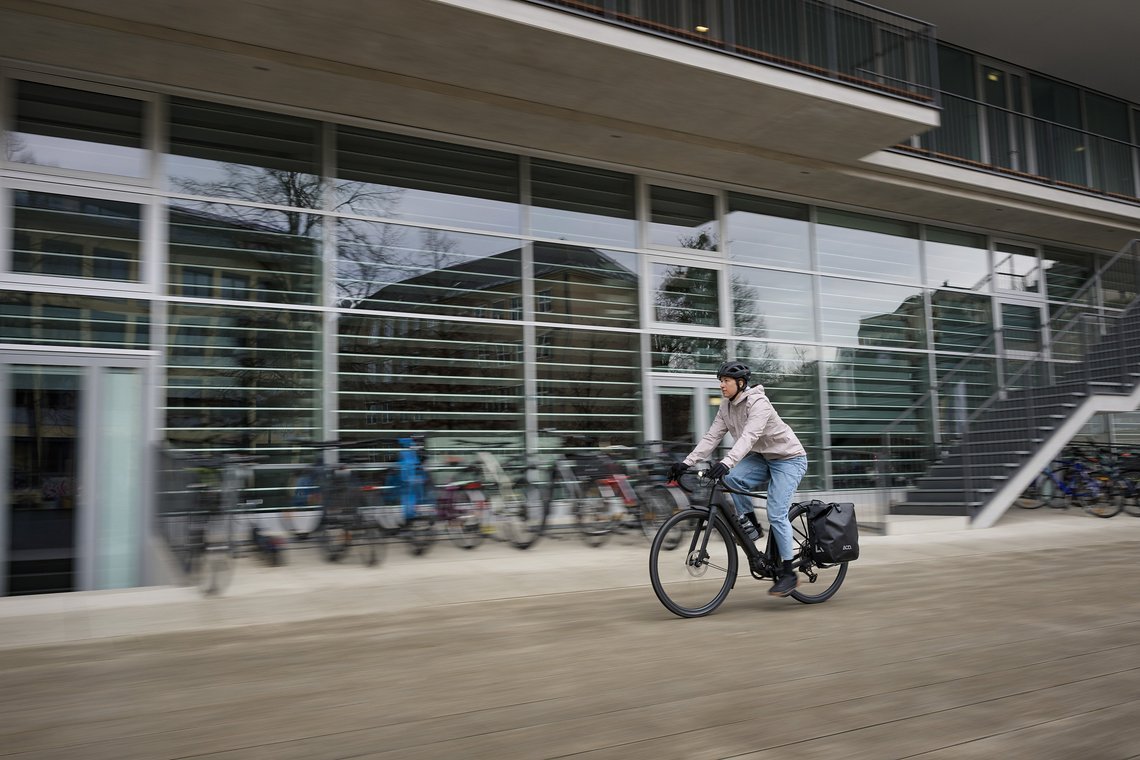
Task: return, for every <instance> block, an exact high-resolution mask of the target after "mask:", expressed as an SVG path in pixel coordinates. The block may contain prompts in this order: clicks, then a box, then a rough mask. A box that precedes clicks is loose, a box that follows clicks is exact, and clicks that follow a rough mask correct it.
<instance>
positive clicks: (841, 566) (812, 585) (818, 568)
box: [788, 504, 847, 604]
mask: <svg viewBox="0 0 1140 760" xmlns="http://www.w3.org/2000/svg"><path fill="white" fill-rule="evenodd" d="M807 517H808V516H807V507H806V506H804V505H803V504H793V505H792V506H791V509H789V510H788V521H789V522H791V524H792V540H793V541H795V544H796V555H795V556H794V557H792V564H793V566H794V567H795V568H796V572H797V573H798V574H799V585H798V586H797V587H796V588H795V590H793V591H792V593H791V597H792V598H793V599H795V600H796V601H797V602H803V603H804V604H819V603H820V602H826V601H827V600H828V599H830V598H831V597H833V596H835V592H836V591H838V590H839V587H840V586H841V585H843V579H844V578H846V577H847V563H846V562H840V563H838V564H827V563H823V562H819V561H817V560H816V559H815V557H814V556H813V554H812V551H811V545H810V542H809V541H808V521H807Z"/></svg>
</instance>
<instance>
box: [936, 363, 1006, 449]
mask: <svg viewBox="0 0 1140 760" xmlns="http://www.w3.org/2000/svg"><path fill="white" fill-rule="evenodd" d="M934 365H935V370H936V371H937V373H938V383H939V387H938V409H939V414H938V419H939V422H940V424H941V429H942V434H943V438H944V439H947V438H951V439H952V437H954V436H957V435H960V434H961V433H962V431H963V430H964V428H965V424H966V420H967V418H968V417H969V416H970V415H971V414H973V413H974V411H975V410H976V409H977V408H978V407H979V406H981V405H982V404H983V403H984V402H986V401H988V400H989V398H990V396H992V395H993V394H994V393H995V392H996V391H997V361H996V360H995V359H992V358H971V359H966V360H963V358H962V357H961V356H936V357H935V360H934Z"/></svg>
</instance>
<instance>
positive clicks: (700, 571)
mask: <svg viewBox="0 0 1140 760" xmlns="http://www.w3.org/2000/svg"><path fill="white" fill-rule="evenodd" d="M685 569H686V570H688V571H689V575H691V576H693V577H694V578H702V577H704V574H705V573H707V572H708V569H709V556H708V554H706V553H705V552H703V551H702V550H700V549H693V550H692V551H691V552H689V556H688V557H686V558H685Z"/></svg>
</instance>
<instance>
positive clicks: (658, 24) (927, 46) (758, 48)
mask: <svg viewBox="0 0 1140 760" xmlns="http://www.w3.org/2000/svg"><path fill="white" fill-rule="evenodd" d="M523 1H524V2H530V3H533V4H536V5H545V6H548V7H553V8H558V9H560V10H565V11H571V12H574V13H578V14H580V15H584V16H589V17H592V18H596V19H599V20H602V21H605V22H607V23H610V24H615V25H618V26H624V27H627V28H630V29H635V30H637V31H640V32H646V33H650V34H655V35H658V36H661V37H667V38H669V39H673V40H678V41H681V42H685V43H688V44H691V45H698V46H700V47H705V48H710V49H713V50H717V51H720V52H723V53H727V54H730V55H735V56H739V57H741V58H747V59H750V60H754V61H760V62H763V63H766V64H770V65H775V66H780V67H782V68H787V69H792V70H795V71H799V72H802V73H806V74H811V75H814V76H819V77H822V78H825V79H830V80H832V81H836V82H842V83H844V84H848V85H853V86H856V87H863V88H867V89H870V90H874V91H877V92H880V93H884V94H887V95H892V96H895V97H898V98H902V99H905V100H910V101H914V102H918V103H923V104H927V105H937V104H938V97H939V90H938V66H937V48H936V42H935V34H934V27H933V26H932V25H931V24H928V23H926V22H923V21H919V20H917V19H913V18H910V17H907V16H903V15H901V14H898V13H894V12H892V11H887V10H883V9H881V8H876V7H874V6H872V5H868V4H866V3H862V2H859V0H764V2H760V1H759V0H523Z"/></svg>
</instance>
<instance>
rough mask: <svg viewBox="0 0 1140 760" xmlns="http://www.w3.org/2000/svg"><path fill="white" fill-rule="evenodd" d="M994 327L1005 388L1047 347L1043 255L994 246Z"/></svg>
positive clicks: (1013, 245) (1025, 248) (1000, 244)
mask: <svg viewBox="0 0 1140 760" xmlns="http://www.w3.org/2000/svg"><path fill="white" fill-rule="evenodd" d="M993 272H994V299H993V306H994V326H995V328H996V330H997V341H998V345H997V349H998V357H999V361H1000V364H1001V372H1002V375H1001V376H1002V378H1003V385H1004V383H1005V381H1006V380H1008V379H1009V378H1010V377H1012V376H1013V375H1014V374H1016V373H1017V372H1018V371H1020V369H1021V368H1022V367H1023V366H1024V365H1025V363H1026V362H1029V361H1033V360H1034V359H1036V358H1038V357H1039V356H1040V355H1041V352H1042V351H1044V350H1045V345H1046V323H1047V312H1046V309H1045V305H1046V304H1045V292H1044V291H1045V280H1044V277H1043V276H1042V268H1041V252H1040V250H1039V249H1037V248H1036V247H1034V246H1028V245H1025V244H1023V243H1005V242H995V243H994V267H993Z"/></svg>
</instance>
